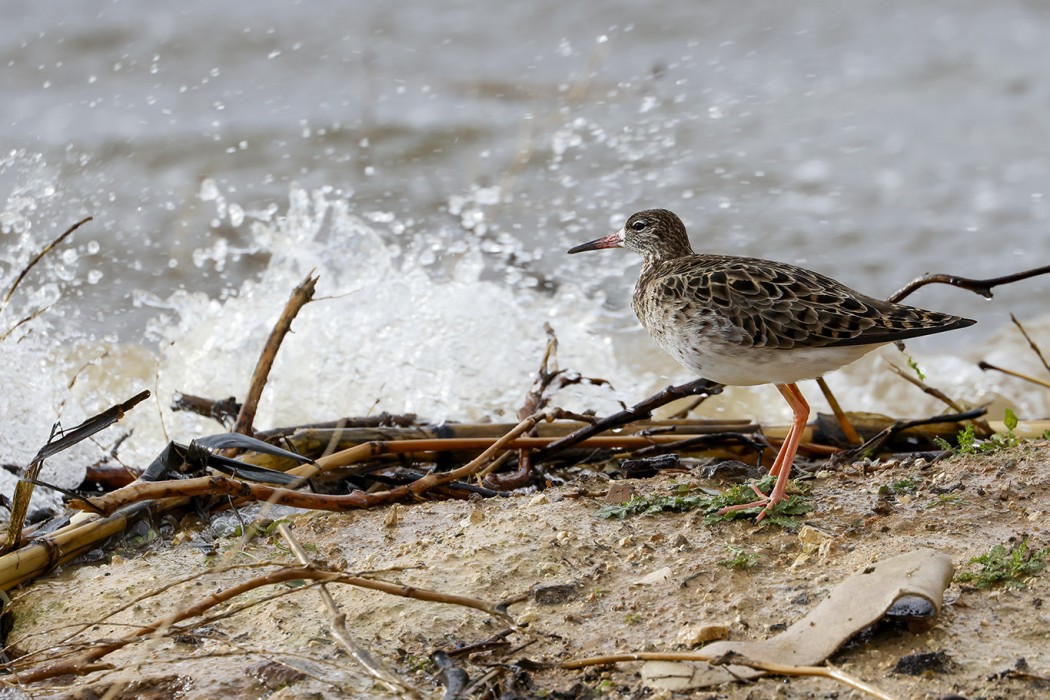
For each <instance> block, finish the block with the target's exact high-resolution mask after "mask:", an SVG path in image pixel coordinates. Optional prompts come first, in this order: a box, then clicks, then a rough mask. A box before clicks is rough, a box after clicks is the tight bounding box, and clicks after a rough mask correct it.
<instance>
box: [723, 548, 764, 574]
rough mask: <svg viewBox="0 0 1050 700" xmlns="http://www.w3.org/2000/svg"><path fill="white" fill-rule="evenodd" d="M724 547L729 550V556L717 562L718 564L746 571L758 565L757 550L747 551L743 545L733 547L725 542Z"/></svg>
mask: <svg viewBox="0 0 1050 700" xmlns="http://www.w3.org/2000/svg"><path fill="white" fill-rule="evenodd" d="M726 549H727V550H729V557H728V558H726V559H723V560H722V561H720V562H718V565H719V566H724V567H726V568H727V569H736V570H737V571H746V570H747V569H753V568H755V567H756V566H758V552H754V551H751V552H749V551H747V550H746V549H744V548H743V547H734V546H733V545H731V544H727V545H726Z"/></svg>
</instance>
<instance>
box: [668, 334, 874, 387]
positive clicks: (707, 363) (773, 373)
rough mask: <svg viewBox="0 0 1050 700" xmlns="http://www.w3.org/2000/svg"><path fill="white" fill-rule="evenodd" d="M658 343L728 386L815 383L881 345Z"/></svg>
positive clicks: (705, 375) (697, 370)
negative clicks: (778, 346) (777, 346)
mask: <svg viewBox="0 0 1050 700" xmlns="http://www.w3.org/2000/svg"><path fill="white" fill-rule="evenodd" d="M661 340H662V339H657V342H659V343H660V345H661V346H662V347H663V349H664V350H666V351H667V352H668V353H669V354H670V355H671V356H672V357H674V358H675V359H676V360H678V362H680V363H681V364H682V365H683V366H684V367H686V368H687V369H688V370H689V371H691V372H693V373H694V374H696V375H697V376H698V377H703V378H705V379H710V380H711V381H714V382H718V383H719V384H727V385H729V386H753V385H756V384H792V383H794V382H798V381H801V380H803V379H816V378H817V377H821V376H823V375H825V374H827V373H828V372H831V371H833V370H836V369H838V368H839V367H844V366H846V365H848V364H850V363H851V362H854V361H856V360H859V359H860V358H861V357H863V356H864V355H866V354H868V353H869V352H871V351H872V350H874V349H875V348H878V347H880V345H881V344H876V345H847V346H842V347H834V348H798V347H796V348H791V349H787V350H769V349H765V348H739V347H735V346H729V345H721V344H719V345H717V346H716V345H708V344H704V345H702V346H700V347H686V346H684V345H682V344H678V343H671V342H661Z"/></svg>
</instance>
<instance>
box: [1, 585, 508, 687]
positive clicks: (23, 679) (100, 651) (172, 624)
mask: <svg viewBox="0 0 1050 700" xmlns="http://www.w3.org/2000/svg"><path fill="white" fill-rule="evenodd" d="M300 579H309V580H313V581H317V582H321V583H344V584H348V585H352V586H358V587H360V588H367V589H370V590H375V591H380V592H383V593H388V594H390V595H396V596H401V597H404V598H412V599H414V600H423V601H428V602H434V603H447V604H450V605H460V606H463V607H468V608H473V609H475V610H479V611H481V612H484V613H487V614H489V615H491V616H493V617H496V618H499V619H500V620H502V621H504V622H507V623H510V624H513V621H512V620H511V619H510V617H509V616H508V615H507V614H506V613H505V612H503V611H502V610H499V609H498V608H496V606H494V605H491V604H490V603H486V602H485V601H483V600H478V599H477V598H469V597H467V596H458V595H452V594H448V593H439V592H437V591H430V590H427V589H424V588H415V587H412V586H403V585H398V584H393V583H388V582H386V581H377V580H374V579H369V578H364V577H361V576H352V575H349V574H344V573H342V572H338V571H325V570H322V569H317V568H314V567H311V566H302V567H286V568H283V569H278V570H276V571H271V572H268V573H266V574H264V575H262V576H257V577H254V578H251V579H248V580H247V581H243V582H241V583H239V584H237V585H235V586H232V587H230V588H227V589H226V590H223V591H218V592H216V593H213V594H212V595H209V596H207V597H206V598H204V599H203V600H200V601H199V602H197V603H195V604H193V605H190V606H188V607H185V608H182V609H180V610H178V611H176V612H174V613H172V614H170V615H167V616H164V617H162V618H159V619H157V620H155V621H153V622H151V623H149V624H146V625H142V626H141V627H137V628H135V629H133V630H132V631H130V632H128V633H127V634H125V635H124V636H123V637H120V638H117V639H112V640H108V641H104V642H100V643H98V644H96V645H95V646H93V647H91V648H90V649H87V650H85V651H83V652H81V653H79V654H76V655H74V656H69V657H66V658H61V659H58V660H56V661H53V662H50V663H43V664H41V665H39V666H37V667H35V668H31V669H28V670H26V671H20V672H17V673H13V674H11V675H9V676H8V678H9V679H10V680H11V681H14V682H16V683H35V682H37V681H42V680H45V679H48V678H54V677H56V676H64V675H68V674H76V675H82V674H84V673H90V672H92V671H95V670H98V669H100V668H103V666H100V664H99V660H100V659H102V658H103V657H105V656H106V655H108V654H110V653H112V652H114V651H117V650H118V649H122V648H124V647H126V646H128V645H129V644H132V643H134V642H136V641H138V640H140V639H144V638H146V637H149V636H152V635H154V634H157V633H161V634H164V633H168V632H169V631H172V630H178V629H179V628H177V627H176V625H177V624H178V623H180V622H182V621H184V620H188V619H191V618H195V617H200V616H201V615H203V614H204V613H205V612H206V611H207V610H210V609H211V608H213V607H215V606H217V605H221V604H223V603H225V602H227V601H229V600H232V599H233V598H236V597H238V596H240V595H243V594H244V593H247V592H249V591H252V590H255V589H256V588H261V587H262V586H270V585H273V584H277V583H284V582H286V581H297V580H300Z"/></svg>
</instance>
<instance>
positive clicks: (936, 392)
mask: <svg viewBox="0 0 1050 700" xmlns="http://www.w3.org/2000/svg"><path fill="white" fill-rule="evenodd" d="M887 364H889V367H890V370H891V371H893V373H894V374H896V375H897V376H898V377H900V378H901V379H903V380H905V381H907V382H909V383H911V384H914V385H915V386H917V387H919V389H921V390H922V392H923V393H924V394H927V395H929V396H932V397H933V398H935V399H937V400H938V401H940V402H941V403H943V404H945V405H947V406H948V408H950V409H952V410H953V411H955V412H956V413H962V412H963V411H965V410H966V409H965V408H963V407H962V406H960V405H959V403H958V402H957V401H955V400H954V399H952V398H951V397H950V396H948V395H947V394H945V393H944V392H943V391H941V390H940V389H938V388H936V387H932V386H930V385H929V384H927V383H926V382H924V381H922V380H921V379H919V378H918V377H913V376H911V374H909V373H908V372H905V371H904V370H902V369H901V368H900V367H898V366H897V365H895V364H893V363H892V362H889V363H887Z"/></svg>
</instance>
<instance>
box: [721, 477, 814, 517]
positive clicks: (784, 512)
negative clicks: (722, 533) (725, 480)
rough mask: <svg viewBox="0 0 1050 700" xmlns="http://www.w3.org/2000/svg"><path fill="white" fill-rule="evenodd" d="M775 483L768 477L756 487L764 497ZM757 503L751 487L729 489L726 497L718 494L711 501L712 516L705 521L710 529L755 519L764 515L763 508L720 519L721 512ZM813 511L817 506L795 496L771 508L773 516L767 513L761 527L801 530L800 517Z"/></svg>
mask: <svg viewBox="0 0 1050 700" xmlns="http://www.w3.org/2000/svg"><path fill="white" fill-rule="evenodd" d="M775 482H776V478H775V477H773V476H772V475H768V474H767V475H766V476H764V477H762V478H761V479H759V480H758V481H757V482H755V486H756V487H758V488H759V489H760V490H761V491H762V492H763V493H769V492H770V491H771V490H772V489H773V484H774V483H775ZM754 500H755V491H754V489H752V488H751V485H750V484H737V485H736V486H733V487H732V488H730V489H728V490H727V491H726V492H725V493H722V494H718V495H717V496H713V497H712V498H711V499H710V505H709V506H708V508H709V509H710V510H711V511H712V512H710V513H708V515H707V517H706V518H704V524H705V525H710V524H712V523H717V522H724V521H728V520H735V519H737V518H752V517H754V516H756V515H758V513H759V512H761V508H759V507H757V506H756V507H755V508H748V509H747V510H732V511H729V512H728V513H723V514H721V515H719V513H718V511H719V510H721V509H723V508H728V507H730V506H738V505H743V504H745V503H751V502H753V501H754ZM811 510H813V506H811V505H809V504H808V503H806V502H805V501H803V500H802V496H800V495H798V494H792V495H791V496H788V497H787V498H785V499H784V500H783V501H781V502H780V503H778V504H776V505H775V506H773V507H772V508H770V510H769V512H768V513H766V517H765V518H764V519H763V520H762V522H760V523H759V525H764V524H770V525H779V526H780V527H784V528H793V527H797V526H798V524H799V520H798V519H799V516H801V515H805V514H806V513H808V512H809V511H811Z"/></svg>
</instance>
